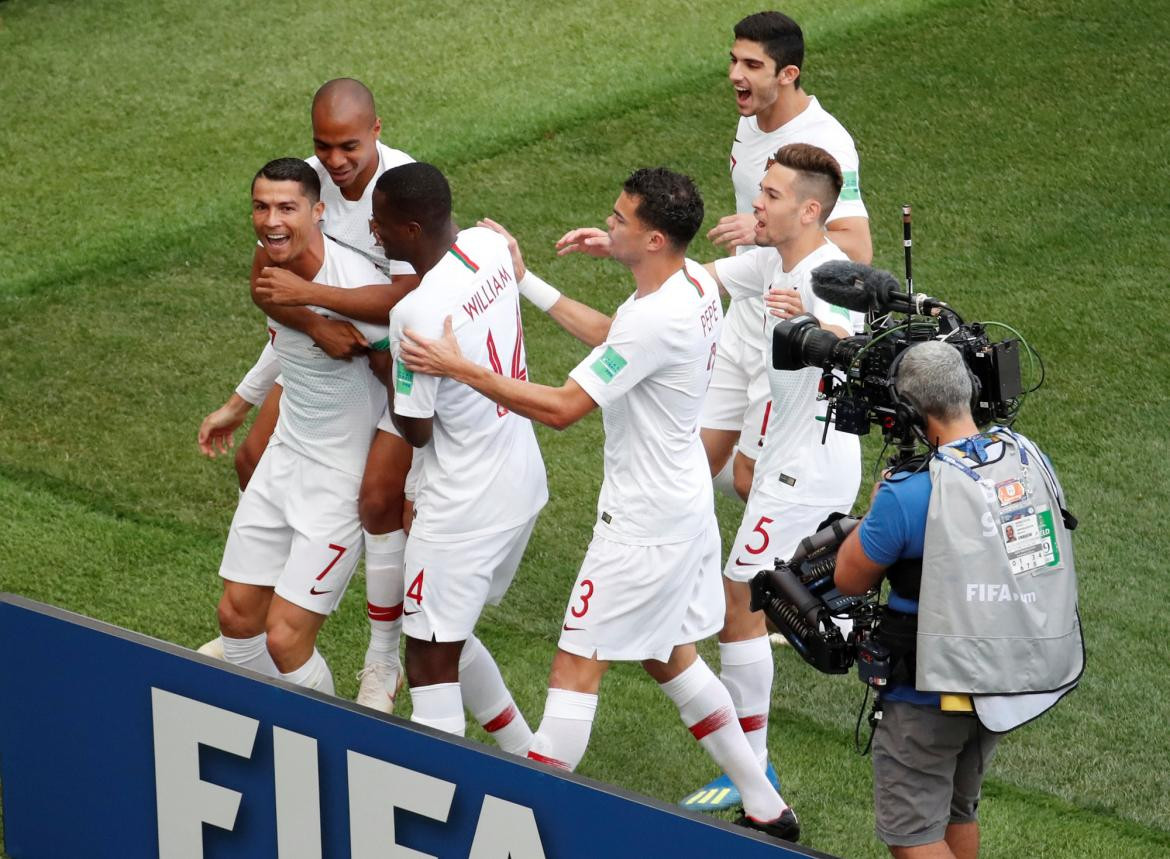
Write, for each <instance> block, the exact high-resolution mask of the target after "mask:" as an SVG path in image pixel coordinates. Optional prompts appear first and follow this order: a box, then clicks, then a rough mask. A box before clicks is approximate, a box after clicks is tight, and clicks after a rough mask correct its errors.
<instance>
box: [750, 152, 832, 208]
mask: <svg viewBox="0 0 1170 859" xmlns="http://www.w3.org/2000/svg"><path fill="white" fill-rule="evenodd" d="M773 164H779V165H780V166H781V167H787V168H788V169H789V170H795V171H796V173H797V175H798V176H799V178H798V180H797V181H798V182H799V183H800V185H801V191H802V192H803V193H806V194H808V195H809V196H810V197H815V198H816V199H817V200H818V201H819V202H820V204H821V223H822V224H824V223H825V220H826V219H827V218H828V217H829V212H831V211H833V207H834V206H836V205H837V198H838V197H839V196H841V186H842V185H843V184H844V180H843V178H842V176H841V165H840V164H838V163H837V159H836V158H834V157H833V156H832V155H830V154H829V153H828V152H826V151H825V150H823V149H821V147H819V146H812V145H811V144H808V143H789V144H788V145H787V146H781V147H780V148H779V149H777V150H776V154H775V155H773V156H772V157H771V158H769V159H768V166H769V167H771V166H772V165H773Z"/></svg>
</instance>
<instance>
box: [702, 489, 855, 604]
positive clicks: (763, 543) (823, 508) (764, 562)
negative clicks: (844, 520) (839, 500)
mask: <svg viewBox="0 0 1170 859" xmlns="http://www.w3.org/2000/svg"><path fill="white" fill-rule="evenodd" d="M838 511H840V512H842V513H848V512H849V505H848V504H831V505H813V504H796V503H793V502H791V501H781V500H779V499H776V498H769V497H768V496H767V495H764V494H763V493H760V492H753V493H752V494H751V495H750V496H748V502H747V507H745V508H744V511H743V520H742V521H741V522H740V525H739V531H738V532H736V535H735V542H734V543H732V544H731V549H730V550H729V551H728V553H727V564H726V566H724V568H723V575H725V576H727V578H729V579H731V580H732V581H733V582H750V581H751V580H752V579H753V578H754V577H755V575H756V573H758V572H759V571H760V570H770V569H772V568H773V566H774V565H775V562H776V559H777V558H779V559H780V560H782V561H787V560H788V559H789V558H791V557H792V554H793V553H794V552H795V551H796V547H797V546H799V545H800V541H801V540H803V539H804V538H805V537H811V536H812V535H813V534H815V533H816V532H817V526H818V525H820V524H821V523H822V522H824V521H825V519H827V518H828V517H829V514H830V513H836V512H838Z"/></svg>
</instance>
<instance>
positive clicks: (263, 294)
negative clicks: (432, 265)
mask: <svg viewBox="0 0 1170 859" xmlns="http://www.w3.org/2000/svg"><path fill="white" fill-rule="evenodd" d="M416 286H418V276H417V275H413V274H398V275H394V276H393V277H391V278H390V282H389V283H371V284H369V285H367V286H359V287H358V288H356V289H341V288H340V287H336V286H328V285H326V284H323V283H315V282H313V281H310V280H305V279H304V278H303V277H300V276H299V275H297V274H294V273H293V272H291V271H289V270H288V269H283V268H278V267H277V266H265V267H264V268H262V269H261V270H260V274H259V276H258V277H257V278H256V285H255V287H254V288H253V293H254V294H255V295H257V296H259V297H260V298H261V299H263V300H264V301H266V302H268V303H270V304H277V305H280V306H282V307H304V306H305V305H310V304H311V305H315V306H317V307H324V308H325V309H326V310H332V311H334V312H335V313H340V314H342V315H344V316H348V317H350V318H351V319H357V320H359V321H361V322H370V323H373V324H375V325H385V324H386V317H387V316H389V315H390V311H391V310H393V309H394V305H396V304H397V303H398V302H399V301H401V300H402V299H403V298H404V297H406V295H407V294H409V292H410V291H411V290H412V289H414V288H415V287H416Z"/></svg>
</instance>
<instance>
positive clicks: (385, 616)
mask: <svg viewBox="0 0 1170 859" xmlns="http://www.w3.org/2000/svg"><path fill="white" fill-rule="evenodd" d="M366 614H368V615H369V616H370V620H398V618H400V617H402V603H399V604H398V605H374V604H373V603H372V602H367V603H366Z"/></svg>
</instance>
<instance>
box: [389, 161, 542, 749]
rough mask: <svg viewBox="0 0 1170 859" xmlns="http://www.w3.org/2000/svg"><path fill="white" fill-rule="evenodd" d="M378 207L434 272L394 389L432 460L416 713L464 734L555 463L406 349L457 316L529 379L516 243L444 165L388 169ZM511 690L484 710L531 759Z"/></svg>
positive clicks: (423, 289)
mask: <svg viewBox="0 0 1170 859" xmlns="http://www.w3.org/2000/svg"><path fill="white" fill-rule="evenodd" d="M373 204H374V219H373V227H374V230H375V232H376V234H377V236H378V238H379V240H380V241H381V243H382V247H383V248H385V250H386V253H387V254H388V255H390V256H393V257H395V258H396V259H403V260H406V261H408V262H409V263H410V264H411V265H412V266H413V267H414V270H415V271H416V272H418V273H419V274H420V275H421V276H422V282H421V283H420V284H419V285H418V287H417V288H416V289H415V290H414V292H412V293H411V294H410V295H409V296H407V297H406V298H404V299H403V300H402V301H401V302H400V303H399V304H398V305H397V306H396V307H395V308H394V313H393V315H392V316H391V321H390V345H391V350H392V352H393V354H394V356H395V359H396V360H395V361H394V363H393V369H392V372H391V373H390V376H389V378H388V385H387V387H388V389H389V390H390V391H391V403H392V410H393V411H392V414H393V418H394V422H395V423H396V424H397V426H398V428H399V430H400V432H401V433H402V436H403V438H405V439H406V440H407V441H409V442H410V443H411V444H412V445H414V446H415V448H417V449H418V456H419V457H420V458H421V469H422V472H421V475H420V480H419V490H418V495H417V497H416V499H415V508H414V512H415V520H414V524H413V527H412V528H411V531H410V536H409V537H408V538H407V542H406V558H405V562H404V563H405V572H406V578H405V581H406V582H407V583H408V584H407V587H406V604H405V607H404V610H403V615H404V619H403V631H404V632H405V634H406V672H407V679H408V682H409V683H410V694H411V700H412V701H413V704H414V709H413V713H412V716H411V718H412V719H413V720H414V721H416V722H419V723H420V724H424V725H429V726H431V727H434V728H438V729H439V730H443V731H447V732H449V733H453V734H459V735H462V734H463V732H464V729H465V720H464V714H463V708H464V704H465V701H467V700H468V694H469V693H471V694H475V695H477V696H478V697H479V699H480V700H481V701H486V700H487V698H486V696H484V694H483V693H482V691H480V690H473V689H471V685H472V682H473V681H472V680H471V679H470V678H469V677H468V676H467V674H466V672H465V671H463V670H462V669H461V666H460V663H461V658H462V656H463V653H464V651H466V650H474V651H476V652H479V653H482V654H487V650H486V648H484V646H483V644H482V643H480V642H479V641H478V639H476V638H475V636H474V635H473V634H472V632H473V630H474V628H475V624H476V621H477V620H478V619H479V615H480V613H481V611H482V610H483V607H484V605H485V604H489V603H490V604H496V603H498V602H499V601H500V600H501V598H502V597H503V595H504V593H505V591H507V589H508V586H509V585H510V584H511V581H512V578H513V576H514V575H515V573H516V569H517V567H518V566H519V564H520V559H521V557H522V556H523V554H524V549H525V547H526V546H527V545H528V538H529V536H530V535H531V534H532V528H533V526H534V525H535V524H536V517H537V515H538V514H539V513H540V510H541V508H542V507H544V505H545V503H546V502H547V501H548V489H547V485H546V481H545V471H544V460H543V459H542V458H541V455H540V448H539V447H538V446H537V444H536V435H535V433H534V432H533V431H532V424H531V422H530V421H529V420H528V419H527V418H525V417H523V416H521V415H520V414H517V413H516V412H515V411H513V410H511V409H509V408H507V406H505V405H504V404H503V403H496V402H492V401H490V400H486V399H484V398H483V397H481V396H480V395H479V394H477V393H476V392H475V391H473V390H471V389H470V388H468V387H467V386H465V385H461V384H459V383H457V382H453V381H451V380H449V379H440V378H438V377H437V376H427V375H422V374H416V373H412V372H411V371H410V370H409V369H408V368H407V367H406V366H405V365H404V364H403V363H402V361H401V360H400V359H399V350H400V349H401V346H402V332H403V330H404V329H411V330H414V331H421V332H424V333H425V334H427V335H430V336H438V335H439V334H440V333H441V332H442V331H443V321H444V319H445V318H446V319H447V320H448V330H449V331H450V330H451V326H450V319H451V317H455V318H456V319H457V322H456V325H455V328H454V333H452V335H451V336H452V338H453V339H455V340H456V342H458V344H459V347H460V348H461V350H462V351H463V352H464V353H465V354H467V355H469V356H471V358H472V360H473V361H475V362H476V365H477V366H479V367H480V368H481V369H483V371H484V372H485V373H492V374H506V375H507V376H508V377H509V378H514V379H524V378H527V375H528V370H527V360H526V357H525V352H524V334H523V329H522V327H521V324H520V294H519V292H518V290H517V288H516V275H515V272H514V271H513V268H512V259H511V255H510V254H509V252H508V246H507V242H506V241H505V240H504V239H503V238H501V237H500V236H498V235H497V234H496V233H494V232H492V231H491V230H487V229H483V228H481V227H473V228H471V229H466V230H460V229H459V228H458V227H457V226H456V225H455V223H454V222H453V221H452V219H451V189H450V187H449V186H448V184H447V180H446V178H444V176H443V174H442V173H441V172H440V171H439V170H438V168H436V167H434V166H433V165H430V164H423V163H413V164H404V165H402V166H400V167H395V168H394V169H392V170H387V171H386V172H385V173H383V174H382V176H381V177H380V178H379V179H378V183H377V186H376V188H375V190H374V200H373ZM488 658H489V659H490V656H489V657H488ZM493 665H494V662H493ZM497 678H498V674H497ZM499 690H500V691H501V692H502V696H503V697H501V698H500V700H497V701H494V702H490V703H491V704H492V706H491V707H490V708H487V709H484V708H483V707H480V708H478V710H477V708H476V707H475V706H472V708H471V709H472V712H473V713H474V714H475V715H476V718H478V719H479V720H480V721H481V722H482V723H484V727H485V729H486V730H487V731H488V732H489V733H491V734H492V737H493V739H495V740H496V742H498V743H499V745H500V747H501V748H503V749H504V750H505V751H509V752H513V753H517V754H524V753H525V752H526V751H527V749H528V746H529V744H530V742H531V739H532V731H531V730H530V729H529V727H528V724H527V723H526V722H525V721H524V717H523V716H522V715H521V714H520V713H519V711H518V710H517V709H516V707H515V705H514V703H513V702H512V699H511V696H510V695H508V693H507V690H506V689H505V688H504V687H503V684H502V682H501V683H500V684H499ZM489 717H491V718H489Z"/></svg>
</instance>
